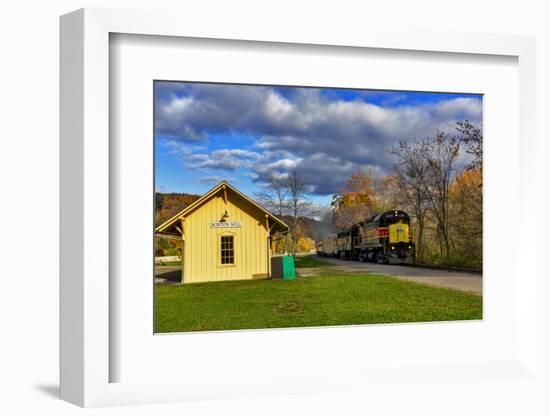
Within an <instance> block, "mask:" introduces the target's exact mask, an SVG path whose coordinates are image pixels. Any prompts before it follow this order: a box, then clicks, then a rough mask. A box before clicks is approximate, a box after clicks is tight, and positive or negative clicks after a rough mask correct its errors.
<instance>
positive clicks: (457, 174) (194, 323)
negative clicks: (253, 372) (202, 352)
mask: <svg viewBox="0 0 550 416" xmlns="http://www.w3.org/2000/svg"><path fill="white" fill-rule="evenodd" d="M153 89H154V99H153V103H152V105H153V110H154V111H153V112H154V129H153V130H154V131H153V141H154V159H155V160H154V166H155V167H154V178H155V179H154V180H155V183H154V193H155V195H154V204H155V206H154V230H152V231H153V239H154V277H153V278H154V288H155V290H154V311H153V313H154V325H155V333H177V332H182V333H184V332H195V331H227V330H249V329H270V328H297V327H300V328H304V327H323V326H340V325H366V324H396V323H412V322H440V321H464V320H482V319H483V278H482V268H483V255H482V254H483V94H480V93H475V92H428V91H402V90H381V89H357V88H340V87H338V88H335V87H330V86H326V87H318V86H287V85H252V84H229V83H212V82H191V81H174V80H155V81H154V82H153Z"/></svg>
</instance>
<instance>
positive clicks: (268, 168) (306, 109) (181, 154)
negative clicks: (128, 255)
mask: <svg viewBox="0 0 550 416" xmlns="http://www.w3.org/2000/svg"><path fill="white" fill-rule="evenodd" d="M465 119H468V120H470V121H471V122H473V123H474V124H481V121H482V96H481V95H474V94H444V93H425V92H405V91H377V90H354V89H333V88H303V87H271V86H250V85H230V84H201V83H182V82H161V81H157V82H155V153H156V161H155V162H156V172H155V182H156V189H157V191H160V192H186V193H193V194H199V195H200V194H203V193H205V192H206V191H207V190H208V189H210V188H211V187H212V186H214V185H215V184H216V183H218V182H219V181H220V180H222V179H225V180H227V181H229V182H230V183H232V184H233V185H234V186H236V187H237V188H238V189H240V190H241V191H242V192H244V193H246V194H248V195H253V194H254V193H255V192H258V191H259V190H261V189H262V187H263V186H264V183H265V182H264V181H265V178H266V177H267V175H269V174H270V173H275V174H277V175H283V176H284V175H286V174H288V172H290V171H293V170H296V171H297V172H298V173H299V174H300V176H301V177H302V178H303V179H304V181H305V182H306V183H307V184H308V185H309V186H310V189H311V197H312V199H313V200H314V201H315V202H317V203H318V204H321V205H323V204H325V205H326V204H328V203H330V200H331V197H332V194H333V193H334V192H337V190H338V189H339V188H340V187H341V186H342V185H343V184H344V183H345V182H346V180H347V178H348V177H349V176H350V175H351V174H352V173H353V172H354V171H356V170H357V169H371V170H372V172H374V173H375V174H378V175H385V174H388V173H389V172H390V171H391V167H392V164H393V163H394V159H393V156H392V155H391V153H390V152H389V150H390V149H391V148H392V147H393V146H395V145H396V144H397V143H398V142H399V141H400V140H415V139H423V138H425V137H427V136H433V135H434V134H435V133H436V132H437V131H438V130H441V131H445V132H448V133H450V134H453V133H455V132H456V131H455V130H454V127H455V125H456V122H457V121H460V120H465Z"/></svg>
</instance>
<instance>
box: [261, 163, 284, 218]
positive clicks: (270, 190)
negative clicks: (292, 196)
mask: <svg viewBox="0 0 550 416" xmlns="http://www.w3.org/2000/svg"><path fill="white" fill-rule="evenodd" d="M288 197H289V187H288V179H287V178H286V177H285V176H284V175H281V174H278V173H277V172H272V173H270V174H269V175H268V176H267V178H266V181H265V188H264V189H263V190H262V191H261V192H258V193H257V194H256V198H257V199H258V200H259V201H260V202H261V203H262V204H263V205H264V206H265V207H266V208H267V209H268V210H270V211H272V212H273V213H274V214H276V215H278V216H279V217H282V216H283V215H284V214H285V213H286V211H287V209H288V203H289V201H288Z"/></svg>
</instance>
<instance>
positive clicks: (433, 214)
mask: <svg viewBox="0 0 550 416" xmlns="http://www.w3.org/2000/svg"><path fill="white" fill-rule="evenodd" d="M455 130H456V131H455V132H453V133H444V132H437V133H436V134H435V135H434V137H427V138H425V139H421V140H414V139H413V140H403V141H400V142H399V144H398V145H397V146H395V147H393V148H392V149H391V150H390V152H391V153H392V155H393V156H394V158H395V160H396V161H395V163H394V164H393V166H392V169H391V172H390V173H389V174H388V175H386V176H382V177H380V176H375V175H374V174H373V172H372V170H366V171H365V170H358V171H357V172H355V173H354V174H353V175H352V176H351V177H350V178H349V179H348V181H347V183H346V185H345V186H344V187H343V188H342V189H341V190H340V191H339V192H338V193H337V194H335V195H334V196H333V201H332V213H333V222H334V223H335V225H336V226H337V227H338V228H342V229H345V228H348V227H350V226H351V225H352V224H355V223H357V222H359V221H362V220H364V219H365V218H368V217H370V216H372V215H373V214H375V213H377V212H381V211H385V210H394V209H401V210H403V211H406V212H407V213H408V214H409V215H410V217H411V228H412V232H413V236H414V241H415V244H416V255H417V261H418V262H420V263H432V264H447V265H457V266H465V267H474V268H481V264H482V215H483V210H482V204H483V184H482V172H483V151H482V149H483V134H482V130H481V128H480V127H477V126H475V125H473V124H472V123H471V122H469V121H467V120H465V121H461V122H458V123H457V125H456V127H455ZM461 149H463V150H464V152H461ZM463 154H466V155H467V156H468V160H466V161H463V160H462V161H461V155H463ZM460 162H463V163H462V165H461V164H460Z"/></svg>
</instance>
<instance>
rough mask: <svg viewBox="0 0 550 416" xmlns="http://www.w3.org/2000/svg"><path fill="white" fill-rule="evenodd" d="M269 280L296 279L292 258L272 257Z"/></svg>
mask: <svg viewBox="0 0 550 416" xmlns="http://www.w3.org/2000/svg"><path fill="white" fill-rule="evenodd" d="M271 278H272V279H281V278H282V279H284V280H292V279H295V278H296V270H295V269H294V257H293V256H274V257H272V258H271Z"/></svg>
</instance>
